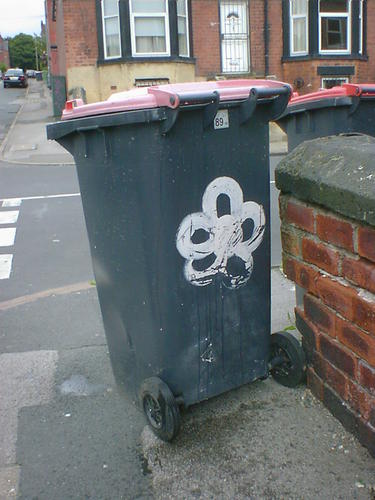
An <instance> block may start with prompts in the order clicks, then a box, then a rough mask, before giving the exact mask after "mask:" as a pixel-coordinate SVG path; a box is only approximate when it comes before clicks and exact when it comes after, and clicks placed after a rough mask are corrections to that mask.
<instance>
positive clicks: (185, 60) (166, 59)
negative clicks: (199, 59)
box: [97, 56, 195, 66]
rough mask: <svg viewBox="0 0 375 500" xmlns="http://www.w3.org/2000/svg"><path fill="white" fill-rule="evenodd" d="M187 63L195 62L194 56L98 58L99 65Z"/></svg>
mask: <svg viewBox="0 0 375 500" xmlns="http://www.w3.org/2000/svg"><path fill="white" fill-rule="evenodd" d="M145 62H147V63H153V62H155V63H161V62H165V63H176V62H177V63H185V64H195V58H194V57H179V56H154V57H153V56H149V57H131V56H129V57H119V58H116V59H98V60H97V65H98V66H105V65H107V64H137V63H145Z"/></svg>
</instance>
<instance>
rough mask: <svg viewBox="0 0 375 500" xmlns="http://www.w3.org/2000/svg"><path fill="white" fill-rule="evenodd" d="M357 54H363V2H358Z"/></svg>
mask: <svg viewBox="0 0 375 500" xmlns="http://www.w3.org/2000/svg"><path fill="white" fill-rule="evenodd" d="M358 52H359V53H360V54H363V0H359V44H358Z"/></svg>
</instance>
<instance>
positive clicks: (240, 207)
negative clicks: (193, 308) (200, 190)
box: [176, 177, 265, 289]
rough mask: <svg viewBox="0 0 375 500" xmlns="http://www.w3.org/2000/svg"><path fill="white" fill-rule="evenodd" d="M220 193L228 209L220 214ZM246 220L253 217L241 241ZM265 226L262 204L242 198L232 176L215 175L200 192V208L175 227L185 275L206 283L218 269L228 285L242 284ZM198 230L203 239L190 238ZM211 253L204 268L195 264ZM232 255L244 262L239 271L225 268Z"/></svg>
mask: <svg viewBox="0 0 375 500" xmlns="http://www.w3.org/2000/svg"><path fill="white" fill-rule="evenodd" d="M221 194H224V195H226V196H227V197H228V198H229V201H230V210H231V213H230V214H225V215H222V216H220V217H219V216H218V213H217V199H218V197H219V196H220V195H221ZM248 220H252V221H253V224H254V228H253V231H252V234H251V237H250V238H249V239H247V240H245V241H244V234H243V226H242V225H243V223H244V222H245V221H248ZM264 228H265V215H264V210H263V207H262V206H261V205H258V204H257V203H255V202H254V201H247V202H244V201H243V192H242V189H241V187H240V185H239V184H238V183H237V182H236V181H235V180H234V179H232V178H230V177H219V178H217V179H215V180H214V181H212V182H211V183H210V184H209V185H208V186H207V188H206V190H205V192H204V194H203V197H202V212H198V213H193V214H190V215H187V216H186V217H185V218H184V219H183V221H182V222H181V224H180V227H179V229H178V231H177V241H176V246H177V250H178V251H179V253H180V254H181V255H182V257H184V258H185V259H186V263H185V268H184V273H185V278H186V279H187V280H188V281H189V282H190V283H191V284H193V285H195V286H206V285H209V284H210V283H212V281H213V279H214V276H215V275H216V274H219V273H220V274H221V275H222V276H223V277H224V280H223V283H224V285H225V286H226V287H227V288H231V289H235V288H238V287H239V286H241V285H243V284H245V283H246V282H247V281H248V280H249V278H250V276H251V273H252V270H253V257H252V253H253V252H254V250H255V249H256V248H257V247H258V246H259V245H260V244H261V242H262V240H263V234H264ZM197 231H204V232H205V233H206V240H205V241H203V242H201V243H194V242H193V241H192V237H193V235H194V234H195V233H196V232H197ZM210 256H212V259H213V262H212V263H211V264H209V265H208V266H207V267H206V269H202V270H197V269H195V268H194V263H195V262H196V261H200V260H202V259H205V258H206V257H210ZM231 257H238V258H239V259H241V260H242V261H243V263H244V269H243V270H242V271H241V272H238V274H233V271H232V272H231V271H229V270H228V268H227V264H228V260H229V259H230V258H231Z"/></svg>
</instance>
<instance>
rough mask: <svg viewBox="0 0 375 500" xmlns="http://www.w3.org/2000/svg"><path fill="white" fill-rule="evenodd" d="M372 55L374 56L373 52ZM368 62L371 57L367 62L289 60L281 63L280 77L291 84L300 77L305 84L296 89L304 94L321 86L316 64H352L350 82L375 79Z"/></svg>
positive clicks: (320, 77)
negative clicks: (353, 70) (353, 68)
mask: <svg viewBox="0 0 375 500" xmlns="http://www.w3.org/2000/svg"><path fill="white" fill-rule="evenodd" d="M374 22H375V20H374ZM374 48H375V47H374ZM371 49H372V48H371ZM373 57H375V54H374V56H373ZM370 62H371V59H370V60H369V62H367V61H366V62H365V61H358V60H347V59H346V60H345V59H344V60H340V61H332V59H330V60H324V59H313V60H309V61H301V62H298V61H296V62H294V61H291V62H286V63H283V65H282V73H281V79H282V80H283V81H286V82H288V83H290V84H292V85H293V83H294V81H295V80H296V78H300V77H302V78H303V80H304V83H305V84H304V87H303V88H301V89H298V92H299V93H300V94H305V93H307V92H312V91H315V90H318V89H319V88H320V87H321V79H322V76H321V75H318V74H317V67H318V66H354V67H355V74H354V75H351V76H350V77H349V82H350V83H364V82H371V81H372V82H373V81H375V73H374V71H373V70H372V66H371V64H370ZM327 76H329V75H327Z"/></svg>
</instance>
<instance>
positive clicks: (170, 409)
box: [140, 377, 180, 441]
mask: <svg viewBox="0 0 375 500" xmlns="http://www.w3.org/2000/svg"><path fill="white" fill-rule="evenodd" d="M140 398H141V403H142V408H143V411H144V413H145V415H146V419H147V422H148V424H149V425H150V427H151V429H152V431H153V432H154V433H155V434H156V435H157V436H158V437H159V438H160V439H162V440H163V441H172V440H173V439H174V438H175V437H176V436H177V434H178V432H179V430H180V410H179V407H178V404H177V402H176V399H175V397H174V396H173V394H172V391H171V390H170V389H169V387H168V386H167V384H165V383H164V382H163V381H162V380H161V379H160V378H158V377H152V378H149V379H147V380H145V381H144V382H143V384H142V387H141V393H140Z"/></svg>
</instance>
